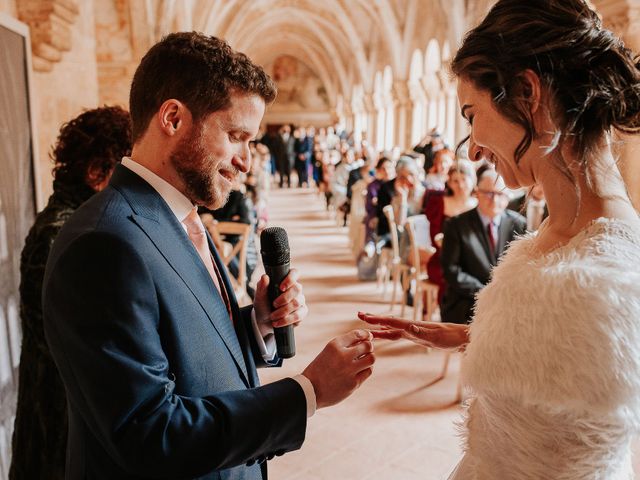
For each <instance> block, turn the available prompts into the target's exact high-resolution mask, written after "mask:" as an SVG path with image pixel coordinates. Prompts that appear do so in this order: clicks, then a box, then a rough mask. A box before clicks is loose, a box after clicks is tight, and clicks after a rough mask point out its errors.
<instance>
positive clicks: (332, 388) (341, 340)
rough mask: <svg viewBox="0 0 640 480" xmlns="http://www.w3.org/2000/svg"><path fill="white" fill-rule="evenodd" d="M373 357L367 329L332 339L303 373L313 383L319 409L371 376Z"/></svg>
mask: <svg viewBox="0 0 640 480" xmlns="http://www.w3.org/2000/svg"><path fill="white" fill-rule="evenodd" d="M374 362H375V356H374V354H373V336H372V335H371V333H370V332H369V331H368V330H353V331H351V332H349V333H347V334H345V335H341V336H339V337H336V338H334V339H333V340H331V341H330V342H329V343H328V344H327V346H326V347H324V350H322V352H320V354H319V355H318V356H317V357H316V358H315V359H314V360H313V362H311V363H310V364H309V366H308V367H307V368H306V369H305V370H304V372H302V374H303V375H304V376H305V377H307V378H308V379H309V380H310V381H311V383H312V384H313V388H314V390H315V393H316V405H317V407H318V408H322V407H329V406H331V405H335V404H336V403H339V402H341V401H342V400H344V399H345V398H347V397H348V396H349V395H351V394H352V393H353V392H354V391H355V390H356V389H357V388H358V387H359V386H360V385H361V384H362V383H363V382H364V381H365V380H366V379H367V378H369V377H370V376H371V373H372V371H373V364H374Z"/></svg>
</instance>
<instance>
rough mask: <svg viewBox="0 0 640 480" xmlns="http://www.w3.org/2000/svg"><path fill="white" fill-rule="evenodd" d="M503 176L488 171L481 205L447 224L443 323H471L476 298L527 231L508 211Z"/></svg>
mask: <svg viewBox="0 0 640 480" xmlns="http://www.w3.org/2000/svg"><path fill="white" fill-rule="evenodd" d="M504 189H505V185H504V181H503V180H502V177H500V176H499V175H498V174H497V173H496V172H495V170H487V171H486V172H485V173H484V174H483V175H482V177H480V180H479V181H478V188H477V190H476V193H477V196H478V206H477V207H476V208H474V209H473V210H470V211H468V212H465V213H463V214H461V215H458V216H456V217H452V218H450V219H449V220H448V221H447V222H446V223H445V224H444V240H443V244H442V251H441V254H440V261H441V263H442V269H443V271H444V278H445V281H446V285H447V287H446V291H445V294H444V298H443V300H442V304H441V307H440V313H441V316H442V321H443V322H449V323H469V321H470V320H471V317H472V315H473V306H474V304H475V295H476V293H478V292H479V291H480V290H481V289H482V288H483V287H484V286H485V285H486V284H487V283H489V278H490V274H491V269H492V268H493V267H494V266H495V265H496V264H497V263H498V259H499V258H500V256H501V255H502V254H503V253H504V251H505V249H506V248H507V245H508V244H509V242H511V241H512V240H513V239H514V238H515V237H516V236H517V235H521V234H523V233H524V232H525V230H526V226H527V223H526V220H525V219H524V217H522V215H520V214H518V213H516V212H513V211H511V210H507V209H506V208H507V203H509V199H508V197H507V194H506V193H505V192H504Z"/></svg>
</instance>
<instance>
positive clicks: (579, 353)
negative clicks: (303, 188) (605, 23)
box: [359, 0, 640, 480]
mask: <svg viewBox="0 0 640 480" xmlns="http://www.w3.org/2000/svg"><path fill="white" fill-rule="evenodd" d="M639 66H640V64H636V63H635V60H634V57H633V54H632V52H630V51H629V50H627V49H626V48H624V46H623V44H622V42H621V41H620V40H619V39H618V38H616V37H615V36H614V35H613V34H612V33H611V32H609V31H608V30H605V29H603V28H602V27H601V24H600V20H599V19H598V17H597V15H596V14H595V13H594V12H593V11H592V10H590V9H589V7H588V6H587V4H586V3H585V2H584V1H582V0H527V1H522V0H499V1H498V2H497V3H496V5H495V6H494V7H493V8H492V9H491V11H490V12H489V14H488V15H487V17H486V18H485V19H484V21H483V22H482V23H481V24H480V25H479V26H478V27H476V28H475V29H473V30H472V31H471V32H469V33H468V34H467V36H466V37H465V39H464V43H463V45H462V47H461V48H460V50H459V51H458V53H457V55H456V57H455V58H454V60H453V62H452V70H453V73H454V74H455V75H456V76H457V78H458V97H459V100H460V105H461V112H462V115H463V116H464V117H465V118H466V120H467V121H468V122H469V124H470V129H471V135H470V137H469V157H470V158H471V159H472V160H480V159H482V158H486V159H488V160H489V161H491V162H493V163H495V165H496V168H497V170H498V172H499V173H500V174H501V175H502V176H503V177H504V180H505V182H506V184H507V186H508V187H511V188H517V187H531V186H533V185H535V184H541V185H542V187H543V189H544V194H545V197H546V198H547V202H548V208H549V218H548V219H547V220H546V221H545V223H544V224H543V226H542V228H541V229H540V231H539V233H538V234H537V235H530V236H526V237H524V238H521V239H519V240H516V241H515V242H513V243H512V245H511V247H510V249H509V250H508V251H507V253H506V254H505V256H504V257H503V259H502V261H501V262H500V263H499V265H498V266H497V267H496V268H495V269H494V271H493V277H492V281H491V283H490V284H489V285H488V286H486V287H485V288H484V289H483V290H482V291H481V292H480V293H479V295H478V297H477V304H476V313H475V317H474V320H473V322H472V324H471V325H470V326H469V327H467V326H466V325H453V324H446V323H442V324H441V323H424V322H410V321H407V320H403V319H397V318H392V317H381V316H373V315H368V314H362V313H361V314H359V316H360V318H362V319H363V320H365V321H367V322H369V323H371V324H375V325H378V329H377V330H376V331H374V335H375V337H377V338H383V339H392V340H394V339H399V338H408V339H410V340H413V341H414V342H417V343H420V344H423V345H426V346H431V347H439V348H449V349H460V350H464V351H465V353H464V357H463V364H462V377H463V382H464V383H465V385H467V386H468V387H469V388H470V390H471V391H472V398H471V400H470V403H469V408H468V412H467V416H466V424H465V440H466V442H465V443H466V445H465V455H464V458H463V459H462V461H461V462H460V464H459V465H458V468H457V469H456V471H455V472H454V473H453V474H452V477H451V478H453V479H455V480H461V479H476V480H485V479H486V480H503V479H554V480H560V479H563V480H577V479H603V480H604V479H606V480H621V479H631V478H633V472H632V467H631V453H630V452H631V448H630V445H631V441H632V439H633V437H634V436H635V435H636V433H637V432H638V430H639V427H640V221H639V218H638V214H637V212H636V210H635V209H634V208H633V206H632V204H631V202H630V200H629V197H628V195H627V191H626V189H625V185H624V182H623V180H622V178H621V176H620V173H619V170H618V167H617V164H616V157H615V155H614V151H613V150H612V147H613V146H614V145H615V144H616V143H617V142H616V141H615V140H614V135H615V134H616V131H618V132H625V133H629V134H631V133H637V132H638V131H639V129H640V72H639V70H638V67H639ZM629 161H638V159H637V158H631V159H629ZM634 188H638V186H637V185H635V186H634ZM444 241H445V242H446V241H447V239H446V238H445V239H444Z"/></svg>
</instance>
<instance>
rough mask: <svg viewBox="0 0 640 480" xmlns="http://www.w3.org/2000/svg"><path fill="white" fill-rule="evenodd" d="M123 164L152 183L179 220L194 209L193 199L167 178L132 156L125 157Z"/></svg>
mask: <svg viewBox="0 0 640 480" xmlns="http://www.w3.org/2000/svg"><path fill="white" fill-rule="evenodd" d="M122 165H123V166H124V167H127V168H128V169H129V170H131V171H132V172H134V173H136V174H137V175H139V176H140V177H142V179H143V180H145V181H146V182H147V183H148V184H149V185H151V186H152V187H153V188H154V189H155V190H156V192H158V194H160V196H161V197H162V199H163V200H164V201H165V202H167V205H169V208H170V209H171V211H172V212H173V214H174V215H175V216H176V218H177V219H178V221H179V222H182V221H183V220H184V219H185V218H186V217H187V215H189V212H191V210H193V209H194V205H193V203H191V200H189V199H188V198H187V197H185V196H184V194H183V193H182V192H180V191H179V190H178V189H177V188H176V187H174V186H173V185H171V184H170V183H169V182H167V181H166V180H165V179H163V178H160V177H159V176H158V175H156V174H155V173H153V172H152V171H151V170H149V169H148V168H147V167H144V166H142V165H140V164H139V163H138V162H136V161H135V160H133V159H131V158H130V157H124V158H123V159H122Z"/></svg>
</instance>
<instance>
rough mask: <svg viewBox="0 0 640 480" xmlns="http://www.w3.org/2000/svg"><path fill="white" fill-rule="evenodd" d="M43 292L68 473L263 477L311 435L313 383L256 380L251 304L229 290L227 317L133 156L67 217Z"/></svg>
mask: <svg viewBox="0 0 640 480" xmlns="http://www.w3.org/2000/svg"><path fill="white" fill-rule="evenodd" d="M209 243H210V248H211V251H212V253H213V255H214V258H215V261H216V262H217V264H218V268H219V269H220V271H221V272H223V277H224V278H223V280H224V284H225V287H226V289H227V292H230V294H231V296H232V297H233V293H232V292H233V289H232V287H231V285H230V283H229V279H228V277H227V276H226V274H225V273H224V268H223V267H222V264H221V263H220V258H219V257H218V255H217V253H216V251H215V248H214V247H213V243H212V242H211V240H209ZM43 303H44V305H43V307H44V323H45V333H46V337H47V341H48V343H49V346H50V349H51V352H52V354H53V357H54V360H55V362H56V365H57V366H58V369H59V370H60V374H61V376H62V379H63V381H64V384H65V388H66V390H67V395H68V404H69V405H68V409H69V440H68V447H67V448H68V452H67V456H68V459H67V478H68V479H73V480H76V479H109V480H113V479H143V478H166V479H178V478H179V479H193V478H202V479H252V480H254V479H264V478H266V463H264V460H265V459H266V458H271V457H272V456H273V455H281V454H283V453H285V452H287V451H291V450H295V449H298V448H300V446H301V445H302V442H303V440H304V434H305V429H306V401H305V397H304V392H303V390H302V388H301V387H300V385H299V384H298V383H297V382H296V381H294V380H292V379H283V380H280V381H278V382H275V383H272V384H269V385H265V386H262V387H260V386H259V382H258V376H257V373H256V366H260V365H263V364H264V362H263V360H262V357H261V356H260V353H259V351H258V349H257V344H256V342H255V338H254V336H253V333H252V330H251V323H250V321H251V320H250V317H251V307H248V308H243V309H239V308H238V305H237V302H236V300H235V297H233V298H231V309H232V316H233V320H234V321H233V322H232V321H231V320H230V319H229V315H228V313H227V310H226V307H225V305H224V303H223V301H222V299H221V297H220V295H219V293H218V291H217V289H216V287H215V286H214V284H213V282H212V280H211V277H210V276H209V274H208V272H207V270H206V268H205V266H204V264H203V263H202V261H201V260H200V257H199V256H198V254H197V251H196V250H195V248H194V247H193V245H192V243H191V241H190V240H189V237H188V236H187V234H186V232H185V230H184V228H183V226H182V225H181V224H180V222H179V221H178V220H177V219H176V217H175V215H174V214H173V213H172V211H171V210H170V209H169V207H168V205H167V204H166V202H165V201H164V200H163V199H162V197H161V196H160V195H159V194H158V193H157V192H156V191H155V190H154V189H153V188H152V187H151V186H150V185H149V184H148V183H146V182H145V181H144V180H143V179H142V178H140V177H139V176H138V175H136V174H135V173H133V172H132V171H130V170H128V169H127V168H126V167H123V166H120V165H119V166H118V167H117V169H116V171H115V173H114V175H113V177H112V180H111V182H110V185H109V187H107V188H106V189H105V190H104V191H103V192H101V193H99V194H97V195H95V196H94V197H93V198H92V199H91V200H90V201H88V202H87V203H85V204H84V205H83V206H82V207H81V208H80V209H78V210H77V212H76V213H75V214H74V215H73V216H72V217H71V219H70V220H69V221H68V222H67V224H66V225H65V226H64V227H63V228H62V230H61V232H60V234H59V236H58V238H57V240H56V242H55V244H54V246H53V249H52V251H51V254H50V257H49V261H48V263H47V268H46V273H45V281H44V289H43Z"/></svg>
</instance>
